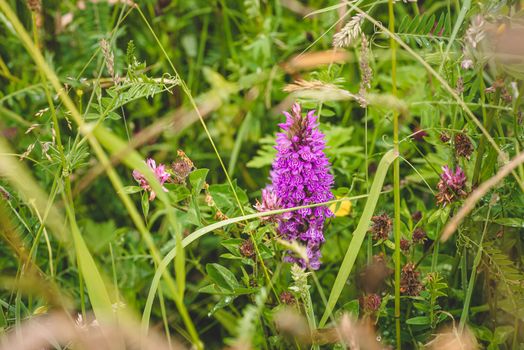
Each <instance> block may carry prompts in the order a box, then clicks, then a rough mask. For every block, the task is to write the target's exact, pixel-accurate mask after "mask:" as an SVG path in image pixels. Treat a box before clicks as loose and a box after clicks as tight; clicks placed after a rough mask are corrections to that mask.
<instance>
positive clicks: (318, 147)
mask: <svg viewBox="0 0 524 350" xmlns="http://www.w3.org/2000/svg"><path fill="white" fill-rule="evenodd" d="M284 115H285V116H286V122H285V123H282V124H279V126H280V128H281V129H282V132H281V133H278V134H277V145H276V146H275V148H276V150H277V155H276V157H275V160H274V161H273V167H272V171H271V182H272V186H271V187H270V189H271V190H270V191H272V194H271V195H270V196H271V197H269V195H268V194H266V196H268V199H269V198H271V200H272V201H277V202H278V205H279V206H281V207H282V208H292V207H297V206H303V205H308V204H314V203H321V202H326V201H329V200H331V199H333V194H332V193H331V186H332V185H333V176H332V175H331V174H330V172H329V170H330V163H329V160H328V159H327V157H326V155H325V154H324V149H325V147H326V143H325V140H324V134H323V133H322V132H320V130H319V129H318V123H317V117H316V116H315V112H314V111H310V112H308V113H307V115H306V116H302V114H301V108H300V105H299V104H297V103H295V104H294V105H293V107H292V109H291V113H287V112H284ZM263 202H264V199H263ZM331 216H333V213H332V212H331V211H330V210H329V209H328V207H326V206H321V207H315V208H305V209H300V210H297V211H293V212H290V213H288V215H285V216H283V217H281V218H280V219H279V220H278V233H279V234H280V235H281V236H282V237H283V238H284V239H286V240H288V241H293V240H298V241H299V242H301V243H303V244H305V245H306V252H307V255H308V260H309V261H304V259H302V258H297V257H295V256H294V255H292V254H291V253H290V252H288V253H287V255H286V257H285V258H284V260H285V261H287V262H294V263H297V264H299V265H300V266H302V267H309V268H311V269H314V270H316V269H318V268H319V267H320V257H321V254H320V247H321V245H322V243H324V240H325V239H324V234H323V230H324V222H325V220H326V218H327V217H331Z"/></svg>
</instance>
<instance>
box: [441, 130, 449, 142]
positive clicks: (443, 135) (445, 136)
mask: <svg viewBox="0 0 524 350" xmlns="http://www.w3.org/2000/svg"><path fill="white" fill-rule="evenodd" d="M449 140H451V137H449V134H448V133H446V132H443V133H441V134H440V141H442V142H443V143H448V142H449Z"/></svg>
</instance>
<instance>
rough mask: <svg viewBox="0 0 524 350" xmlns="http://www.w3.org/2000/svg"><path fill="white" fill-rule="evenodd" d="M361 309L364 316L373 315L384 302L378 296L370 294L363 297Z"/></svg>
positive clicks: (360, 300)
mask: <svg viewBox="0 0 524 350" xmlns="http://www.w3.org/2000/svg"><path fill="white" fill-rule="evenodd" d="M359 303H360V307H361V308H362V311H364V314H366V315H372V314H374V313H376V312H377V311H378V309H379V308H380V304H381V303H382V300H381V298H380V296H379V295H378V294H374V293H373V294H368V295H364V296H361V297H360V299H359Z"/></svg>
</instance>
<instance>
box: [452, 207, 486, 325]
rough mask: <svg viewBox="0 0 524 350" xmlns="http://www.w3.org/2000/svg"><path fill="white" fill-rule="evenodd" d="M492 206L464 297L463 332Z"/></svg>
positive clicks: (461, 319) (461, 320)
mask: <svg viewBox="0 0 524 350" xmlns="http://www.w3.org/2000/svg"><path fill="white" fill-rule="evenodd" d="M491 207H492V205H491V204H490V205H489V207H488V213H487V215H486V221H485V222H484V230H483V231H482V236H481V238H480V242H479V244H478V250H477V254H476V255H475V260H474V261H473V266H472V268H471V276H470V277H469V284H468V289H467V291H466V298H465V299H464V307H463V308H462V314H461V315H460V322H459V333H462V331H464V326H465V325H466V320H467V319H468V313H469V305H470V303H471V296H472V295H473V288H474V287H475V279H476V277H477V267H478V266H479V264H480V258H481V257H482V250H483V249H482V242H483V241H484V237H485V236H486V232H487V231H488V223H489V216H490V214H491Z"/></svg>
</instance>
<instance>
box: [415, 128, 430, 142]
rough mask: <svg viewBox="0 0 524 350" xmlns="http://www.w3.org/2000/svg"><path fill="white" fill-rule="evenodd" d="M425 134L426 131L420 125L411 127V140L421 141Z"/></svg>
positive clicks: (426, 134)
mask: <svg viewBox="0 0 524 350" xmlns="http://www.w3.org/2000/svg"><path fill="white" fill-rule="evenodd" d="M426 136H428V133H427V132H426V131H425V130H424V129H421V128H420V126H418V125H417V126H415V127H414V128H413V140H415V141H418V142H422V141H424V137H426Z"/></svg>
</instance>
